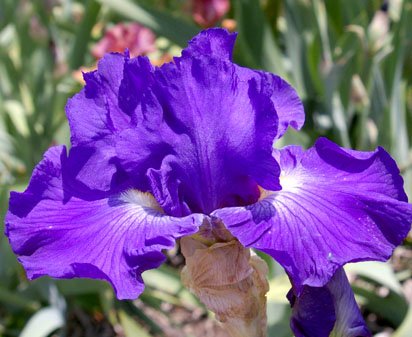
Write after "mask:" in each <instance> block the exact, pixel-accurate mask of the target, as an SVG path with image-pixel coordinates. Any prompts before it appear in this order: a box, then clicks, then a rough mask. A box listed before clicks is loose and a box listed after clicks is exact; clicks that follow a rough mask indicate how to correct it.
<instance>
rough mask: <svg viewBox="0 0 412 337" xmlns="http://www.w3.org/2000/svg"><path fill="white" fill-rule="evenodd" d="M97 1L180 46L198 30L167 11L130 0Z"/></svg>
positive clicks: (184, 44) (185, 43) (183, 45)
mask: <svg viewBox="0 0 412 337" xmlns="http://www.w3.org/2000/svg"><path fill="white" fill-rule="evenodd" d="M98 1H99V2H100V3H102V4H104V5H106V6H107V7H109V8H110V9H111V10H113V11H114V12H117V13H119V14H121V15H123V16H125V17H127V18H129V19H132V20H135V21H137V22H139V23H140V24H142V25H143V26H146V27H147V28H150V29H151V30H153V31H154V32H155V33H156V34H157V35H161V36H164V37H166V38H168V39H169V40H171V41H173V42H174V43H176V44H178V45H179V46H181V47H185V46H186V45H187V42H188V41H189V40H190V39H191V38H192V37H193V36H195V35H196V34H197V32H198V31H199V29H198V28H197V27H196V26H195V25H194V24H191V23H188V22H185V21H183V20H182V19H179V18H177V17H174V16H173V15H171V14H169V13H167V12H163V11H159V10H155V9H154V8H151V7H150V8H149V7H144V6H142V5H138V4H136V3H133V2H132V1H130V0H98Z"/></svg>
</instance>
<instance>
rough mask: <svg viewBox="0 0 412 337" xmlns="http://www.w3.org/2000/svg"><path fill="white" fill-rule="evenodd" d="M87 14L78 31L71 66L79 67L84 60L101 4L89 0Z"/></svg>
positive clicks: (73, 67)
mask: <svg viewBox="0 0 412 337" xmlns="http://www.w3.org/2000/svg"><path fill="white" fill-rule="evenodd" d="M85 7H86V8H85V15H84V17H83V20H82V22H81V24H80V26H79V27H78V30H77V32H76V40H75V43H74V45H73V49H72V52H71V57H70V68H71V69H77V68H79V67H80V66H81V65H82V64H83V61H84V56H85V55H86V51H87V46H88V43H89V40H90V34H91V31H92V28H93V26H94V25H95V23H96V20H97V16H98V14H99V11H100V7H101V6H100V4H99V3H98V2H96V1H95V0H88V1H87V4H86V6H85Z"/></svg>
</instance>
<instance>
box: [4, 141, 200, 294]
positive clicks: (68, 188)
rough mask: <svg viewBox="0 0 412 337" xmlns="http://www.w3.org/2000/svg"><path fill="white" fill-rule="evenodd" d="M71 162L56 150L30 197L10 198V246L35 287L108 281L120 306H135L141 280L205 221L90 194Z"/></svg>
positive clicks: (141, 199)
mask: <svg viewBox="0 0 412 337" xmlns="http://www.w3.org/2000/svg"><path fill="white" fill-rule="evenodd" d="M70 161H71V158H67V155H66V149H65V148H64V147H54V148H51V149H50V150H49V151H48V152H47V153H46V154H45V157H44V159H43V160H42V161H41V162H40V164H39V165H38V166H37V167H36V169H35V171H34V173H33V177H32V179H31V182H30V184H29V187H28V188H27V190H26V191H25V192H24V193H15V192H14V193H12V194H11V199H10V209H9V212H8V213H7V216H6V234H7V236H8V237H9V240H10V244H11V246H12V248H13V250H14V252H15V253H16V254H17V255H18V256H19V260H20V261H21V263H22V264H23V266H24V267H25V269H26V271H27V275H28V277H29V278H31V279H33V278H37V277H40V276H43V275H49V276H52V277H56V278H73V277H90V278H97V279H104V280H106V281H108V282H110V283H111V284H112V286H113V287H114V289H115V291H116V294H117V297H118V298H119V299H126V298H128V299H132V298H136V297H137V296H138V295H139V294H140V293H141V292H142V291H143V288H144V286H143V281H142V278H141V273H142V272H143V271H145V270H147V269H151V268H156V267H158V266H159V265H160V264H161V263H162V262H163V261H164V255H163V254H162V250H163V249H170V248H172V247H173V246H174V243H175V239H176V238H179V237H181V236H183V235H188V234H191V233H194V232H195V231H196V230H197V227H198V225H199V224H200V222H201V221H202V219H203V216H201V215H191V216H188V217H185V218H173V217H170V216H167V215H165V214H164V213H163V212H162V210H161V209H160V208H159V206H158V204H157V202H156V201H155V200H154V198H153V197H152V196H150V195H149V194H145V193H142V192H138V191H136V190H128V191H123V192H119V193H116V194H114V195H105V194H104V193H90V190H88V188H87V187H86V186H84V185H83V184H81V183H80V182H78V181H76V180H74V179H73V174H72V171H73V165H72V163H71V162H70ZM68 171H70V172H68Z"/></svg>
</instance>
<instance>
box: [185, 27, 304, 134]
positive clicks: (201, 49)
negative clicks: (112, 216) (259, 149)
mask: <svg viewBox="0 0 412 337" xmlns="http://www.w3.org/2000/svg"><path fill="white" fill-rule="evenodd" d="M235 39H236V33H229V32H228V31H226V30H223V29H219V28H212V29H208V30H205V31H202V32H200V33H199V34H198V35H197V36H196V37H194V38H193V39H192V40H191V41H190V42H189V46H188V47H187V48H186V49H185V50H184V51H183V52H182V55H183V57H182V58H188V57H189V58H190V57H191V58H193V57H199V56H204V55H207V56H208V57H212V58H217V59H221V60H231V59H232V52H233V48H234V44H235ZM177 60H180V59H179V58H178V59H177ZM236 72H237V74H238V76H239V78H241V80H242V81H250V80H251V79H257V80H258V81H259V80H260V78H262V77H263V78H265V86H266V90H267V91H268V94H269V96H270V98H271V100H272V102H273V105H274V107H275V109H276V113H277V115H278V119H279V123H278V132H277V134H276V139H279V138H280V137H282V135H283V134H284V133H285V132H286V130H287V128H288V126H289V125H290V126H292V127H293V128H295V129H297V130H299V129H300V128H301V127H302V126H303V123H304V122H305V113H304V111H303V104H302V102H301V100H300V99H299V96H298V94H297V93H296V91H295V89H293V87H292V86H291V85H289V84H288V83H287V82H286V81H285V80H283V79H282V78H281V77H279V76H276V75H274V74H271V73H268V72H265V71H260V70H251V69H248V68H243V67H240V66H237V65H236Z"/></svg>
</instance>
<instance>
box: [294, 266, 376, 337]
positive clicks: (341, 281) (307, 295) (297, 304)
mask: <svg viewBox="0 0 412 337" xmlns="http://www.w3.org/2000/svg"><path fill="white" fill-rule="evenodd" d="M288 297H289V300H290V301H291V304H292V308H293V311H292V318H291V328H292V330H293V332H294V334H295V336H296V337H369V336H371V333H370V332H369V330H368V328H367V326H366V324H365V321H364V320H363V318H362V315H361V313H360V311H359V308H358V306H357V304H356V301H355V298H354V296H353V292H352V289H351V287H350V284H349V282H348V279H347V277H346V275H345V272H344V271H343V269H338V270H337V272H336V273H335V275H334V276H333V277H332V279H331V280H330V281H329V282H328V283H327V284H326V285H325V286H323V287H319V288H318V287H309V286H305V287H304V289H303V291H302V292H301V294H300V295H299V296H296V295H294V293H293V289H292V290H291V292H290V293H289V294H288Z"/></svg>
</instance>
